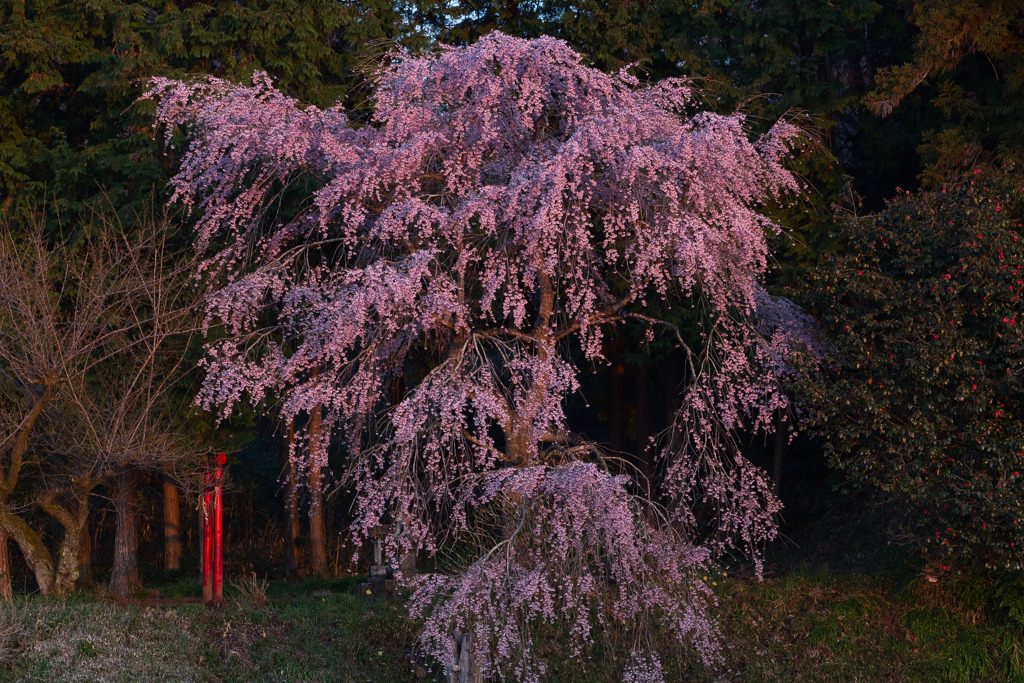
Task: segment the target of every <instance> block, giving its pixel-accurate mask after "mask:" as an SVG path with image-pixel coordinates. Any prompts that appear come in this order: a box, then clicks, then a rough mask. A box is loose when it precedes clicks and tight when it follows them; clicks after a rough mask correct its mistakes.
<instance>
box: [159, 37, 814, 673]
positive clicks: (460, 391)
mask: <svg viewBox="0 0 1024 683" xmlns="http://www.w3.org/2000/svg"><path fill="white" fill-rule="evenodd" d="M372 86H373V96H372V104H373V107H374V114H373V117H372V120H371V121H370V122H369V123H368V124H366V125H360V126H357V125H353V124H351V123H350V121H349V118H348V117H347V116H346V113H345V112H344V111H342V110H341V109H340V108H330V109H318V108H316V107H313V106H302V105H300V104H299V103H298V102H297V101H295V100H294V99H291V98H289V97H286V96H284V95H283V94H281V93H280V92H278V91H277V90H275V89H274V87H273V85H272V84H271V82H270V81H269V79H268V78H267V77H266V76H265V75H259V74H258V75H257V76H256V77H255V78H254V80H253V84H252V85H251V86H242V85H235V84H232V83H228V82H225V81H222V80H217V79H209V80H206V81H203V82H179V81H172V80H164V79H156V80H155V81H154V82H153V87H152V90H151V91H150V92H149V93H148V95H147V97H151V98H155V99H156V100H157V102H158V109H157V121H158V123H159V124H163V125H165V126H166V128H167V130H168V135H170V134H171V132H172V131H173V130H174V128H175V127H176V126H181V127H183V128H184V130H185V132H186V133H187V136H188V140H189V143H188V148H187V150H186V151H185V152H184V154H183V157H182V164H181V167H180V169H179V170H178V172H177V175H176V176H175V177H174V179H173V187H174V191H175V197H176V198H177V199H179V200H180V201H182V202H183V203H184V205H185V207H187V208H188V209H189V210H191V211H192V212H193V215H195V216H196V220H197V237H196V239H197V243H198V248H199V249H200V250H203V252H204V253H206V254H207V255H208V259H207V260H206V262H205V265H204V266H203V272H204V273H205V274H206V275H207V276H208V277H209V282H210V283H211V287H212V291H211V294H210V309H209V320H210V323H211V324H216V325H218V326H220V327H219V329H220V330H221V332H220V333H219V335H218V336H217V337H215V338H214V339H213V341H211V343H210V348H209V356H208V360H207V363H208V365H207V370H208V373H207V377H206V382H205V385H204V388H203V390H202V393H201V396H200V397H199V399H198V400H199V402H200V403H201V404H202V405H204V406H206V407H209V408H213V407H218V406H219V407H220V408H221V409H222V410H223V412H224V413H229V412H230V411H231V410H232V407H233V406H235V405H237V404H238V403H239V402H240V401H243V400H248V401H252V402H254V403H257V404H258V403H259V402H261V401H262V400H264V399H265V398H267V397H270V396H273V397H274V398H275V399H277V400H279V401H280V402H281V403H282V406H283V407H282V409H281V410H282V413H283V414H284V416H285V418H286V419H288V418H289V417H293V416H297V415H301V414H316V415H322V421H321V424H322V430H323V431H322V432H318V433H324V434H331V435H333V437H334V438H335V440H340V441H341V442H343V443H344V445H345V448H346V450H347V453H348V465H347V469H346V470H345V471H344V472H339V473H338V475H339V478H341V479H342V480H343V481H344V482H345V483H347V484H348V485H349V486H350V487H351V488H352V489H353V490H354V491H355V493H356V495H357V503H356V508H355V514H356V516H355V522H354V525H353V531H354V533H355V534H356V536H357V537H359V536H362V537H364V538H365V537H366V535H367V534H368V533H369V531H370V529H372V528H373V527H374V526H376V525H379V524H381V523H387V522H391V521H394V522H401V523H402V525H403V529H404V531H403V533H402V534H401V535H399V536H397V537H395V538H392V539H390V540H389V543H391V547H390V548H389V552H391V553H393V554H397V553H400V552H403V551H405V550H409V549H421V550H425V551H428V552H431V553H437V552H442V551H445V550H446V549H453V548H454V549H456V550H457V552H453V553H448V554H446V555H445V557H459V558H462V562H461V564H456V565H453V562H454V561H450V562H448V563H447V564H446V563H441V566H449V567H450V568H451V570H450V571H438V572H435V573H433V574H431V575H427V576H425V577H421V578H419V579H418V580H417V581H416V583H415V584H414V586H415V593H414V595H413V599H412V603H411V604H412V608H413V612H414V614H418V615H420V616H422V617H423V618H424V620H425V621H424V623H425V626H424V633H423V642H424V644H425V647H426V648H427V650H428V652H429V653H431V654H432V655H433V656H434V657H436V658H437V659H438V660H440V661H442V662H451V661H452V658H453V655H454V651H453V640H452V634H453V633H454V632H460V633H471V634H472V636H473V637H472V642H473V651H474V656H475V657H476V661H477V663H478V665H479V667H480V670H481V675H482V676H484V677H488V676H491V677H498V678H500V679H502V680H523V681H538V680H543V679H544V678H545V671H546V665H545V662H544V661H543V660H542V657H541V655H539V654H538V652H537V650H538V648H534V647H533V641H532V638H533V635H532V634H533V633H535V632H536V628H537V627H538V626H540V625H543V624H545V623H547V624H552V625H556V627H557V628H563V629H564V633H565V638H566V640H565V643H566V647H567V649H566V650H564V651H563V653H562V654H563V655H564V656H566V657H570V658H579V659H580V660H581V661H582V660H583V659H585V658H587V657H588V656H589V655H590V654H591V653H592V651H593V646H594V641H595V638H598V637H600V634H601V633H602V631H603V630H604V629H605V628H606V627H608V626H610V625H614V627H615V628H617V629H622V630H624V631H625V632H626V633H627V634H628V637H629V639H630V640H629V642H631V643H632V648H633V650H634V652H633V656H632V657H631V658H630V661H629V662H628V663H624V664H623V666H624V673H623V676H624V678H626V679H629V680H645V681H656V680H661V678H662V676H663V673H662V666H661V664H660V661H659V655H658V653H657V652H656V651H655V650H654V649H653V648H652V646H651V645H650V643H652V642H654V640H655V639H654V638H652V637H651V633H652V628H654V627H655V626H657V627H658V628H660V629H665V631H666V632H669V633H671V634H673V635H674V636H675V637H676V638H677V639H678V641H679V643H680V644H685V645H692V646H694V647H695V648H696V649H697V651H699V653H700V654H701V656H702V657H703V658H704V660H705V661H706V662H708V663H714V662H716V661H718V660H719V650H718V648H719V644H718V640H717V635H716V630H715V626H714V621H713V618H712V614H711V609H712V607H713V603H714V600H713V595H712V593H711V592H710V590H709V589H708V587H707V586H706V585H705V583H704V582H703V581H702V580H701V575H702V574H703V573H704V572H705V570H706V568H707V567H708V566H709V564H710V563H712V562H713V561H714V559H715V558H716V557H718V556H720V554H721V553H723V552H726V551H729V550H730V549H736V550H739V551H745V552H750V553H753V554H754V555H755V557H756V556H757V552H758V549H759V548H760V547H761V546H762V545H763V543H764V542H766V541H767V540H769V539H771V538H772V537H773V536H774V535H775V533H776V528H775V524H774V519H773V516H774V514H775V513H776V511H777V510H778V509H779V504H778V502H777V501H776V499H775V498H774V497H773V495H772V493H771V486H770V484H769V483H768V482H767V481H766V478H765V475H764V473H763V472H762V471H761V470H759V469H758V468H756V467H754V466H753V465H751V464H750V463H749V462H748V461H747V460H746V459H744V458H743V456H742V455H741V453H740V452H739V449H738V447H737V439H736V437H735V435H736V434H737V433H738V430H741V429H742V430H748V432H747V433H749V430H751V429H754V430H757V429H770V425H771V420H772V415H773V414H774V413H775V411H777V410H778V409H780V408H782V407H784V406H785V403H786V399H785V397H784V395H783V394H782V393H781V391H780V389H779V385H778V380H777V377H776V375H777V370H778V369H779V368H780V367H781V363H783V362H784V361H785V355H786V354H787V353H788V352H789V351H790V350H792V349H793V348H796V347H795V346H794V343H795V342H794V340H796V341H797V342H798V341H799V339H800V336H799V335H800V334H801V333H802V332H803V326H804V325H805V324H806V320H805V319H804V318H803V317H802V316H801V315H800V314H799V313H798V312H797V311H796V309H795V308H794V307H792V305H791V304H789V303H788V302H785V301H782V300H779V299H776V298H774V297H771V296H769V295H768V294H766V293H765V291H764V290H763V289H762V288H761V286H760V284H759V283H760V281H761V278H762V276H763V274H764V272H765V270H766V263H767V259H768V258H769V249H768V246H767V241H766V240H767V238H768V237H769V236H770V235H771V234H773V233H775V232H777V231H778V227H777V226H776V225H774V224H773V223H772V221H771V220H770V219H769V218H767V217H766V216H765V215H763V214H762V213H759V211H758V208H759V207H760V206H761V205H762V204H763V203H765V202H767V201H774V200H775V199H777V198H779V197H780V196H792V195H793V194H794V193H795V192H797V191H798V190H799V187H798V183H797V182H796V180H795V179H794V177H793V176H792V175H791V174H790V173H789V172H788V171H787V170H786V169H785V168H784V166H783V162H784V161H785V160H786V158H787V157H788V155H789V153H790V150H791V147H792V146H793V144H794V143H795V142H796V141H798V139H799V132H798V130H797V129H796V128H795V127H793V126H792V125H790V124H788V123H786V122H780V123H778V124H777V125H776V126H775V127H774V128H772V129H771V130H770V132H769V133H767V134H766V135H763V136H761V137H759V138H757V139H751V138H750V136H748V134H747V132H746V130H745V127H744V119H743V117H742V116H741V115H738V114H737V115H732V116H719V115H714V114H710V113H706V112H700V111H698V108H697V106H696V100H695V98H694V93H693V92H692V91H691V89H690V86H689V85H687V84H686V83H685V82H682V81H679V80H666V81H662V82H660V83H656V84H653V85H642V84H640V83H639V82H638V81H637V80H636V79H635V78H633V77H632V76H630V75H629V74H628V73H626V72H620V73H618V74H615V75H608V74H605V73H602V72H600V71H597V70H595V69H592V68H588V67H586V66H584V64H583V63H582V61H581V57H580V55H578V54H577V53H575V52H573V51H572V50H571V49H570V48H569V47H568V46H567V45H566V44H565V43H563V42H561V41H558V40H555V39H552V38H540V39H537V40H520V39H515V38H511V37H508V36H505V35H502V34H498V33H495V34H491V35H489V36H487V37H485V38H483V39H481V40H480V41H479V42H477V43H476V44H474V45H473V46H471V47H465V48H442V49H439V50H438V51H436V52H434V53H431V54H427V55H425V56H418V57H413V56H410V55H407V54H403V53H396V54H393V55H391V57H390V59H389V61H387V62H385V63H384V64H383V65H382V67H381V69H380V71H379V72H378V73H377V75H376V77H375V80H374V81H373V83H372ZM307 189H308V192H307ZM655 299H657V300H665V301H667V302H674V303H675V304H676V305H685V306H694V307H698V309H699V310H700V311H701V312H702V319H703V320H705V321H706V322H705V324H704V325H703V327H702V330H701V333H700V334H699V335H698V334H696V333H693V334H689V335H686V334H683V333H681V331H679V330H675V329H674V328H672V327H671V326H669V325H667V324H665V323H663V321H661V320H658V319H656V318H655V317H652V316H651V315H648V314H647V313H645V310H646V309H644V307H643V305H644V303H645V302H648V301H653V300H655ZM624 320H639V321H641V322H643V323H645V324H648V325H651V326H652V329H653V328H658V329H665V331H666V332H667V333H668V334H671V335H673V336H674V338H676V340H677V343H679V344H681V345H683V346H684V347H685V350H686V353H687V359H688V361H687V362H688V364H689V365H688V367H689V377H688V383H687V384H686V385H685V387H683V388H681V390H682V391H684V392H685V395H684V401H683V408H682V409H681V410H680V412H679V415H678V418H677V422H676V425H675V426H674V428H673V432H672V433H673V436H672V438H671V439H666V441H665V443H667V444H668V446H667V447H666V448H665V449H664V451H663V452H662V453H661V458H662V463H663V467H662V470H663V472H664V475H663V476H662V477H661V479H660V481H659V485H660V486H659V488H658V490H657V492H656V493H655V497H654V498H652V497H650V496H645V495H640V493H638V492H639V491H641V490H644V491H646V488H645V487H641V486H635V485H634V482H633V478H632V477H631V476H629V474H628V472H624V468H623V467H622V466H621V464H619V461H617V460H615V459H613V458H610V457H608V453H607V452H606V451H605V450H604V449H603V448H602V447H601V446H600V444H598V443H595V442H593V441H592V440H590V439H588V438H587V436H586V435H583V434H578V433H575V432H573V431H571V429H570V425H569V424H568V420H567V417H566V414H565V412H564V407H565V404H566V400H567V398H568V397H569V396H570V395H572V394H573V393H574V392H576V391H577V389H578V384H577V375H578V373H579V372H580V368H577V367H575V366H574V364H573V360H572V359H573V358H583V359H585V360H586V362H587V364H588V365H589V364H590V363H591V362H593V361H597V360H599V359H600V358H601V349H602V335H603V334H604V330H606V329H607V327H608V326H610V325H615V324H617V323H621V322H622V321H624ZM691 338H698V339H699V340H700V344H699V345H692V344H691V345H686V344H685V343H684V342H685V341H686V340H687V339H691ZM399 386H401V387H404V389H403V390H396V387H399ZM327 448H328V440H327V439H321V438H312V439H308V438H307V443H306V444H305V446H304V447H302V448H298V449H296V452H295V453H294V454H293V457H294V458H295V460H296V464H297V466H298V467H299V468H302V467H306V468H308V467H315V468H320V467H323V466H325V464H326V455H327ZM393 556H394V555H393Z"/></svg>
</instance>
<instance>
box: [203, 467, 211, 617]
mask: <svg viewBox="0 0 1024 683" xmlns="http://www.w3.org/2000/svg"><path fill="white" fill-rule="evenodd" d="M212 479H213V473H212V472H207V473H206V474H205V475H204V476H203V483H204V484H205V486H203V496H202V504H201V505H200V507H201V509H202V513H203V602H205V603H212V602H213V524H212V521H213V495H212V491H211V490H210V483H211V481H212Z"/></svg>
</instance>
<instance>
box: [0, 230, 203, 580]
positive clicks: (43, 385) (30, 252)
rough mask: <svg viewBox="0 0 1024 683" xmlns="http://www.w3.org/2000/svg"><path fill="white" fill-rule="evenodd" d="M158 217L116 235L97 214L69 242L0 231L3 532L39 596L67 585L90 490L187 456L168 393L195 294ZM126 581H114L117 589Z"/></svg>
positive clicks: (179, 365)
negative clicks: (55, 527)
mask: <svg viewBox="0 0 1024 683" xmlns="http://www.w3.org/2000/svg"><path fill="white" fill-rule="evenodd" d="M166 226H167V224H166V222H157V221H149V222H145V223H144V225H143V226H142V227H141V228H136V229H135V230H134V231H133V232H132V233H131V234H126V233H125V232H124V231H121V230H120V229H119V228H118V227H117V226H116V225H114V224H112V223H110V222H109V221H102V220H101V221H99V222H97V223H96V224H95V225H93V226H91V230H90V231H89V232H90V233H91V235H90V237H89V238H87V239H86V240H84V241H83V242H82V243H81V244H79V245H78V246H77V247H75V248H70V247H69V245H65V244H56V245H51V244H49V243H48V242H47V240H46V239H45V237H44V235H43V233H42V231H41V230H40V229H38V228H37V229H35V230H33V231H31V232H30V233H29V234H28V235H26V236H24V237H23V238H21V239H18V238H16V237H14V236H12V234H13V232H12V231H5V233H7V234H6V235H5V236H4V237H2V238H0V530H2V531H3V532H5V533H6V534H7V535H8V536H10V538H11V539H12V540H14V542H15V543H16V544H17V545H18V547H19V549H20V550H21V552H22V555H23V556H24V558H25V561H26V563H27V564H28V566H29V567H30V569H31V570H32V571H33V573H34V574H35V577H36V582H37V584H38V585H39V589H40V591H41V592H43V593H44V594H50V593H54V594H64V593H66V592H68V591H69V590H71V588H73V587H74V585H75V582H76V580H77V578H78V575H79V564H80V563H79V555H80V549H81V546H82V541H83V538H84V533H83V532H85V533H87V529H88V526H87V518H88V511H89V497H90V495H91V494H92V493H93V491H94V490H95V489H96V488H97V486H99V485H100V484H102V483H104V482H107V481H110V480H111V479H113V478H118V479H120V480H121V481H122V482H124V481H130V480H131V478H132V476H133V475H132V474H131V472H132V471H133V470H134V469H136V468H139V467H146V468H150V467H152V468H160V469H164V470H168V469H170V470H173V469H174V468H176V467H181V466H182V464H183V463H185V462H187V461H189V460H190V459H189V458H188V455H189V452H188V449H187V448H185V447H184V442H183V441H182V440H181V439H180V438H178V437H177V436H176V434H175V433H174V424H175V421H174V419H173V418H174V410H175V405H179V404H180V403H181V401H175V400H173V397H172V394H173V391H174V388H175V386H176V383H177V382H178V381H179V380H180V379H181V377H182V375H183V371H184V367H183V363H184V357H185V353H184V351H185V349H186V348H187V345H188V343H189V339H190V335H191V332H192V331H193V330H194V329H195V327H196V316H195V309H194V304H195V303H196V299H197V297H196V296H195V295H194V294H193V293H192V291H191V289H190V288H189V287H187V286H185V285H186V280H185V277H186V275H185V274H186V273H187V271H188V268H189V265H190V264H188V263H185V262H183V261H182V259H180V258H179V257H178V256H177V255H172V254H171V253H170V250H169V249H168V248H167V245H166V243H165V241H164V235H166V233H167V230H166ZM172 256H173V258H172ZM122 490H124V491H125V492H127V488H126V487H123V486H119V487H118V491H122ZM118 510H119V513H120V512H121V511H122V510H123V511H125V512H130V511H131V505H130V504H126V505H119V506H118ZM38 511H42V512H44V513H46V514H47V515H49V516H51V517H52V518H54V519H56V520H57V521H58V522H59V523H60V525H61V527H62V528H63V535H62V538H61V540H60V543H59V546H58V548H57V549H56V553H54V552H53V551H51V549H50V548H49V547H48V546H47V543H46V541H45V540H44V537H43V535H42V534H41V533H40V532H39V531H38V530H37V529H36V528H35V527H34V526H33V523H32V517H31V513H32V512H38ZM119 516H120V515H119ZM121 521H122V520H119V522H121ZM120 526H121V524H120V523H119V529H120ZM127 531H128V529H127V528H126V532H127ZM125 542H126V543H129V544H130V540H126V541H125ZM0 559H2V558H0ZM5 569H6V568H5V567H2V566H0V574H3V573H4V572H5ZM114 575H115V578H117V576H118V567H115V572H114ZM129 579H130V577H129ZM130 584H131V580H129V581H128V582H127V583H126V584H122V583H121V582H117V583H116V585H114V586H112V587H113V588H114V591H115V593H117V594H119V595H122V596H124V595H127V589H125V588H124V586H125V585H127V586H129V587H130Z"/></svg>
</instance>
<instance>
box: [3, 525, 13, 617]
mask: <svg viewBox="0 0 1024 683" xmlns="http://www.w3.org/2000/svg"><path fill="white" fill-rule="evenodd" d="M11 597H12V593H11V557H10V555H8V554H7V533H6V532H5V531H4V530H3V529H0V600H10V599H11Z"/></svg>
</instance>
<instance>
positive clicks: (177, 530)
mask: <svg viewBox="0 0 1024 683" xmlns="http://www.w3.org/2000/svg"><path fill="white" fill-rule="evenodd" d="M164 570H165V571H169V572H176V571H180V570H181V500H180V498H179V496H178V487H177V486H175V485H174V482H173V481H171V479H170V477H167V476H165V477H164Z"/></svg>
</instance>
